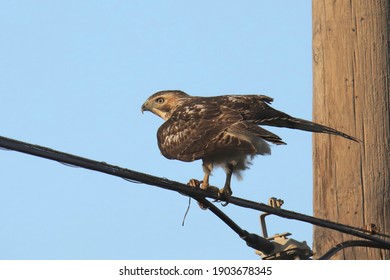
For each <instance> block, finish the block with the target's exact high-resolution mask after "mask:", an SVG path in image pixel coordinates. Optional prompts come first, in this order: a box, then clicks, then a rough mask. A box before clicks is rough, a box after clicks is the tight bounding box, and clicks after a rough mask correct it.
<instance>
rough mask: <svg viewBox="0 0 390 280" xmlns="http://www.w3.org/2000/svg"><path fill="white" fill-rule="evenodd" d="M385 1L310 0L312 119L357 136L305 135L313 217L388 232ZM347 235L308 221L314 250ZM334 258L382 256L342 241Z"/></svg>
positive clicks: (389, 11)
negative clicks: (308, 140)
mask: <svg viewBox="0 0 390 280" xmlns="http://www.w3.org/2000/svg"><path fill="white" fill-rule="evenodd" d="M389 21H390V3H389V0H371V1H366V0H332V1H331V0H313V71H314V75H313V76H314V97H313V99H314V100H313V106H314V111H313V116H314V121H316V122H318V123H321V124H325V125H329V126H331V127H334V128H336V129H338V130H341V131H343V132H345V133H347V134H350V135H352V136H355V137H357V138H359V139H361V140H362V141H363V142H362V143H354V142H352V141H348V140H346V139H344V138H341V137H334V136H326V135H314V136H313V140H314V143H313V161H314V166H313V169H314V171H313V177H314V182H313V183H314V194H313V200H314V201H313V203H314V216H315V217H318V218H323V219H328V220H332V221H336V222H340V223H344V224H348V225H352V226H356V227H363V226H365V225H369V224H375V225H376V227H377V228H378V229H379V230H380V231H382V232H385V233H388V234H389V233H390V97H389V96H390V94H389V91H390V77H389V74H390V71H389V39H390V37H389V32H390V30H389V28H390V24H389ZM351 239H352V237H351V236H348V235H344V234H341V233H338V232H335V231H330V230H326V229H323V228H319V227H315V228H314V245H313V249H314V251H315V253H316V255H317V256H321V255H322V254H323V253H325V252H326V251H327V250H329V249H330V248H331V247H333V246H334V245H336V244H338V243H340V242H342V241H346V240H351ZM334 258H336V259H390V252H389V251H385V250H379V249H372V248H363V247H354V248H347V249H345V250H343V251H341V252H340V253H338V254H337V255H335V257H334Z"/></svg>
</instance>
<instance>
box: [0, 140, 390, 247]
mask: <svg viewBox="0 0 390 280" xmlns="http://www.w3.org/2000/svg"><path fill="white" fill-rule="evenodd" d="M0 147H3V148H6V149H9V150H14V151H18V152H21V153H25V154H29V155H34V156H37V157H41V158H45V159H50V160H54V161H58V162H60V163H63V164H65V165H70V166H76V167H83V168H86V169H89V170H95V171H98V172H102V173H105V174H109V175H112V176H116V177H121V178H123V179H125V180H128V181H130V182H134V183H144V184H147V185H152V186H156V187H160V188H164V189H167V190H171V191H176V192H179V193H182V194H185V195H187V196H190V197H193V198H194V199H196V200H198V201H200V202H201V203H202V204H206V203H207V205H213V204H212V203H210V202H209V201H208V200H206V198H212V199H217V200H221V201H225V202H229V203H230V204H234V205H237V206H240V207H244V208H249V209H254V210H258V211H262V212H266V213H269V214H273V215H276V216H279V217H283V218H287V219H294V220H299V221H302V222H306V223H310V224H313V225H316V226H320V227H325V228H329V229H333V230H337V231H339V232H342V233H346V234H350V235H353V236H357V237H360V238H363V239H366V240H370V241H372V242H374V243H375V245H376V246H382V247H381V248H384V249H390V242H388V241H386V240H383V239H381V238H378V237H376V236H373V235H371V234H366V233H365V232H367V230H365V229H360V228H356V227H352V226H348V225H344V224H340V223H335V222H332V221H328V220H324V219H319V218H315V217H312V216H308V215H305V214H301V213H296V212H293V211H289V210H285V209H280V208H274V207H271V206H269V205H266V204H263V203H258V202H254V201H250V200H246V199H242V198H238V197H233V196H232V197H230V198H229V199H228V201H227V200H226V199H224V198H221V197H219V196H218V194H216V193H213V192H208V191H205V190H202V189H199V188H192V187H189V186H188V185H185V184H182V183H179V182H175V181H172V180H169V179H166V178H160V177H156V176H152V175H149V174H145V173H141V172H137V171H133V170H130V169H125V168H122V167H119V166H114V165H110V164H107V163H106V162H100V161H95V160H91V159H88V158H84V157H80V156H76V155H72V154H68V153H64V152H60V151H56V150H53V149H50V148H47V147H43V146H39V145H34V144H30V143H26V142H22V141H18V140H14V139H10V138H6V137H2V136H0ZM211 209H213V210H212V211H213V213H214V214H216V215H217V216H218V217H220V218H221V216H222V214H223V213H222V212H221V213H222V214H221V213H220V212H219V211H220V210H219V209H218V208H217V207H215V206H213V207H210V210H211ZM216 209H218V210H216ZM225 216H226V215H225ZM226 217H227V216H226ZM227 218H228V217H227ZM221 219H222V218H221ZM225 223H227V224H228V225H229V227H230V228H232V229H233V230H234V231H235V232H236V233H237V234H239V235H240V236H241V237H242V236H245V232H243V231H242V232H240V228H239V227H238V226H237V225H235V224H234V222H233V221H231V222H226V220H225ZM241 230H242V229H241ZM383 235H384V234H382V236H383ZM385 236H386V237H388V235H385ZM252 239H253V238H252ZM260 241H261V242H262V241H263V240H260ZM249 243H250V242H249ZM264 244H265V243H264ZM252 247H253V246H252Z"/></svg>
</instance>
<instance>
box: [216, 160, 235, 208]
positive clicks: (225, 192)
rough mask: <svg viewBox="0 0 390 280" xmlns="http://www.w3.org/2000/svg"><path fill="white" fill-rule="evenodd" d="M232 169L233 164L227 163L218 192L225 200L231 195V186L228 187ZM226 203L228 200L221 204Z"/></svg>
mask: <svg viewBox="0 0 390 280" xmlns="http://www.w3.org/2000/svg"><path fill="white" fill-rule="evenodd" d="M233 171H234V165H233V164H231V163H229V164H227V165H226V181H225V185H224V187H223V189H221V190H220V191H219V192H220V194H221V195H222V196H223V197H225V198H226V200H229V198H230V197H231V196H232V194H233V192H232V188H231V187H230V182H231V180H232V175H233ZM226 205H228V202H226V203H225V204H223V206H226Z"/></svg>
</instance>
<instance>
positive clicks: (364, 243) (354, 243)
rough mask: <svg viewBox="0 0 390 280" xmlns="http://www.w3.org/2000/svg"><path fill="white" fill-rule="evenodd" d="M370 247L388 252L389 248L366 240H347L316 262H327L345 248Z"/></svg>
mask: <svg viewBox="0 0 390 280" xmlns="http://www.w3.org/2000/svg"><path fill="white" fill-rule="evenodd" d="M359 246H360V247H371V248H378V249H387V250H390V246H386V247H385V246H384V245H383V244H379V243H377V242H372V241H367V240H348V241H344V242H341V243H339V244H337V245H336V246H334V247H333V248H332V249H330V250H329V251H328V252H326V253H325V254H324V255H322V256H321V257H319V258H318V260H329V259H330V258H331V257H333V256H334V255H335V254H336V253H337V252H339V251H340V250H343V249H345V248H347V247H359Z"/></svg>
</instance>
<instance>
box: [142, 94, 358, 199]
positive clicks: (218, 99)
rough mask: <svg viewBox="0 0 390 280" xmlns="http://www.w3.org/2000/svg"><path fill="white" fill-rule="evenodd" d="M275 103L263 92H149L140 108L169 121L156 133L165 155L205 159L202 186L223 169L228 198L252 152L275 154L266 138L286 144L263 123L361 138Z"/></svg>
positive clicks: (188, 160)
mask: <svg viewBox="0 0 390 280" xmlns="http://www.w3.org/2000/svg"><path fill="white" fill-rule="evenodd" d="M272 101H273V99H272V98H271V97H268V96H265V95H223V96H214V97H198V96H190V95H188V94H186V93H185V92H183V91H180V90H165V91H159V92H157V93H155V94H153V95H152V96H150V97H149V98H148V99H147V100H146V101H145V103H144V104H143V105H142V112H143V111H150V112H152V113H154V114H156V115H158V116H160V117H161V118H163V119H164V120H165V122H164V124H163V125H161V127H160V128H159V129H158V131H157V140H158V146H159V148H160V151H161V153H162V154H163V155H164V156H165V157H166V158H168V159H177V160H181V161H186V162H190V161H194V160H198V159H201V160H202V161H203V165H202V166H203V171H204V178H203V181H202V184H201V188H202V189H207V188H208V187H209V176H210V174H211V171H212V170H213V167H215V166H221V167H223V168H224V169H225V172H226V182H225V185H224V187H223V189H222V190H221V191H220V192H221V194H222V195H224V196H225V197H229V196H230V195H231V194H232V190H231V186H230V181H231V177H232V174H236V175H238V176H240V171H243V170H245V169H247V168H248V164H249V163H250V161H251V160H252V159H253V157H254V156H256V155H269V154H270V153H271V149H270V146H269V144H268V142H270V143H274V144H277V145H281V144H285V143H284V142H283V141H282V139H281V138H280V137H279V136H277V135H275V134H273V133H272V132H269V131H268V130H265V129H264V128H262V127H260V126H259V125H270V126H278V127H287V128H294V129H300V130H306V131H312V132H319V133H328V134H334V135H338V136H342V137H344V138H347V139H350V140H353V141H358V140H357V139H356V138H354V137H351V136H349V135H347V134H345V133H342V132H340V131H337V130H335V129H333V128H330V127H327V126H324V125H320V124H317V123H314V122H311V121H306V120H303V119H298V118H294V117H291V116H289V115H287V114H285V113H283V112H280V111H278V110H275V109H273V108H272V107H270V106H269V105H268V104H270V103H271V102H272Z"/></svg>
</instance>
